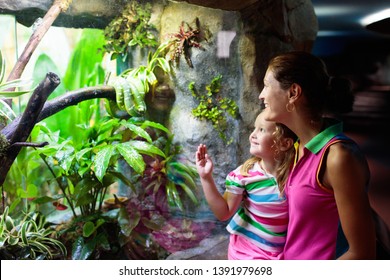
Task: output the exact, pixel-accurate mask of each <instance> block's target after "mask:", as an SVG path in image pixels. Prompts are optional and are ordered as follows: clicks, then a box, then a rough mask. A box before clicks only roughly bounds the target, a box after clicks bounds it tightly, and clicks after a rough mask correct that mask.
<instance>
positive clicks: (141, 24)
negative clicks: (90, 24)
mask: <svg viewBox="0 0 390 280" xmlns="http://www.w3.org/2000/svg"><path fill="white" fill-rule="evenodd" d="M150 17H151V5H150V3H146V4H144V5H141V4H139V3H138V2H136V1H132V2H130V3H128V4H127V5H126V6H125V7H124V9H123V12H122V14H121V15H120V16H118V17H116V18H114V19H113V20H112V21H111V22H110V23H109V24H108V26H107V27H106V28H105V30H104V36H105V38H106V44H105V45H104V50H105V51H106V52H108V53H112V55H111V59H116V58H117V57H122V59H123V60H126V57H127V53H128V52H129V49H130V48H131V47H132V46H135V45H138V46H140V47H142V48H143V47H155V46H157V40H156V37H155V35H154V34H153V32H154V31H156V28H155V27H154V26H153V25H151V24H150V23H149V20H150Z"/></svg>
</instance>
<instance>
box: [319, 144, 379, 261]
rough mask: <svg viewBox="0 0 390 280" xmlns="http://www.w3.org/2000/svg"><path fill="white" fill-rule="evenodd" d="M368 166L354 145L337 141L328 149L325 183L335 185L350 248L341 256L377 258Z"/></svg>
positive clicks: (333, 186) (345, 257)
mask: <svg viewBox="0 0 390 280" xmlns="http://www.w3.org/2000/svg"><path fill="white" fill-rule="evenodd" d="M369 177H370V174H369V168H368V165H367V162H366V160H365V159H364V157H363V155H361V153H360V152H359V151H358V150H357V149H356V148H355V147H353V146H351V145H348V144H345V143H337V144H334V145H332V146H331V147H330V148H329V154H328V157H327V161H326V170H325V174H324V183H325V185H328V186H331V188H333V191H334V194H335V199H336V204H337V208H338V211H339V216H340V220H341V226H342V228H343V232H344V234H345V237H346V238H347V240H348V244H349V249H348V251H347V252H345V253H344V254H343V255H342V256H340V258H339V259H356V260H357V259H365V260H368V259H375V257H376V252H375V249H376V236H375V226H374V221H373V217H372V211H371V207H370V203H369V200H368V194H367V190H366V187H367V185H368V181H369Z"/></svg>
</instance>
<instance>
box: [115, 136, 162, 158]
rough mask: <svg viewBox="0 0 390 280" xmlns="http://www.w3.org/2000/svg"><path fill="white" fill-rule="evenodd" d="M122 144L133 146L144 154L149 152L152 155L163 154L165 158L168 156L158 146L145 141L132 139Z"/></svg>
mask: <svg viewBox="0 0 390 280" xmlns="http://www.w3.org/2000/svg"><path fill="white" fill-rule="evenodd" d="M122 145H123V146H126V147H128V146H130V147H133V148H134V149H136V150H137V151H138V152H140V153H142V154H147V155H150V156H154V155H159V156H162V157H163V158H166V156H165V154H164V152H163V151H161V150H160V149H159V148H157V147H156V146H154V145H152V144H149V143H147V142H145V141H138V140H131V141H129V142H127V143H123V144H122Z"/></svg>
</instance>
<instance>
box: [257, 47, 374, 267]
mask: <svg viewBox="0 0 390 280" xmlns="http://www.w3.org/2000/svg"><path fill="white" fill-rule="evenodd" d="M350 89H351V88H350V84H349V81H348V80H346V79H342V78H332V77H329V75H328V73H327V70H326V67H325V65H324V63H323V62H322V61H321V60H320V59H318V58H317V57H315V56H313V55H311V54H309V53H305V52H290V53H285V54H281V55H279V56H276V57H274V58H273V59H272V60H271V61H270V63H269V66H268V69H267V71H266V74H265V77H264V88H263V90H262V92H261V94H260V96H259V98H260V100H262V101H263V104H264V106H265V109H264V113H265V118H266V120H268V121H274V122H279V123H282V124H284V125H286V126H287V127H288V128H290V129H291V130H292V131H293V132H294V133H295V134H296V135H297V136H298V139H299V145H298V147H297V148H296V161H295V165H294V168H293V170H292V171H291V173H290V175H289V178H288V180H287V183H286V195H287V200H288V203H289V225H288V229H287V240H286V245H285V249H284V258H285V259H335V258H336V239H337V233H338V227H339V225H341V227H342V230H343V232H344V234H345V237H346V239H347V241H348V245H349V248H348V249H347V250H346V251H345V252H344V254H342V255H341V256H340V257H339V259H374V258H375V229H374V223H373V219H372V216H371V208H370V204H369V200H368V195H367V186H368V182H369V176H370V174H369V169H368V165H367V162H366V160H365V158H364V156H363V155H362V153H361V152H360V151H359V149H358V147H357V145H356V144H355V143H354V142H353V141H352V140H351V139H349V138H348V137H346V136H345V135H344V134H343V133H342V123H341V122H339V121H337V120H336V119H335V118H327V117H325V116H326V115H328V116H329V114H331V115H333V116H335V115H336V114H337V113H345V112H348V111H351V109H352V104H353V95H352V93H351V90H350Z"/></svg>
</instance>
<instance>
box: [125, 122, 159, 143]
mask: <svg viewBox="0 0 390 280" xmlns="http://www.w3.org/2000/svg"><path fill="white" fill-rule="evenodd" d="M121 124H122V125H123V126H124V127H126V128H128V129H129V130H130V131H132V132H134V133H135V134H136V135H137V136H140V137H142V138H144V139H145V140H146V141H148V142H149V143H152V138H151V137H150V135H149V133H147V132H146V131H145V130H144V129H143V128H141V127H139V126H138V125H135V124H132V123H129V122H126V121H122V122H121Z"/></svg>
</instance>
